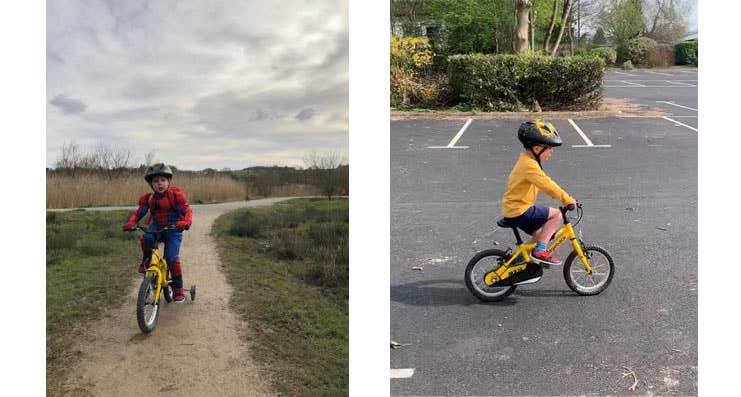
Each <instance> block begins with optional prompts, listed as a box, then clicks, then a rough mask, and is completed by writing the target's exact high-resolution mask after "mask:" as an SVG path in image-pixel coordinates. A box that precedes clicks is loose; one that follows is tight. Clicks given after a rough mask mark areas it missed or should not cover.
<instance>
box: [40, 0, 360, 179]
mask: <svg viewBox="0 0 741 397" xmlns="http://www.w3.org/2000/svg"><path fill="white" fill-rule="evenodd" d="M46 13H47V14H46V74H47V79H46V93H47V129H46V137H47V139H46V141H47V166H49V167H54V166H55V163H56V160H57V158H58V154H59V153H60V151H61V147H62V145H63V144H65V143H69V142H74V143H76V144H78V145H80V146H81V147H82V148H84V149H90V150H92V149H93V148H94V147H95V146H96V145H98V144H100V143H103V144H105V145H107V146H109V147H116V148H126V149H128V150H130V151H131V154H132V157H133V159H132V160H133V163H135V164H137V165H138V164H139V163H142V162H143V161H144V155H145V153H147V152H150V151H154V152H155V155H156V158H157V159H159V160H162V161H165V162H168V163H171V164H174V165H176V166H177V167H179V168H183V169H191V170H198V169H203V168H207V167H210V168H217V169H220V168H224V167H229V168H232V169H241V168H244V167H248V166H255V165H292V166H303V165H305V164H304V161H303V158H305V157H306V155H307V154H308V153H310V152H312V151H315V152H317V153H324V152H326V151H328V150H332V151H334V152H335V153H339V154H340V155H342V156H344V157H345V158H347V151H348V149H347V148H348V20H347V15H348V10H347V0H315V1H311V0H292V1H268V0H261V1H239V0H232V1H218V0H209V1H183V0H181V1H177V0H169V1H167V0H159V1H143V0H136V1H134V0H126V1H118V0H107V1H106V0H87V1H86V0H70V1H50V2H47V3H46Z"/></svg>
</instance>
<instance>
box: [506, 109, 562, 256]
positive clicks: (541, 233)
mask: <svg viewBox="0 0 741 397" xmlns="http://www.w3.org/2000/svg"><path fill="white" fill-rule="evenodd" d="M517 138H518V139H519V140H520V142H522V144H523V146H525V150H524V151H523V152H522V153H520V158H519V159H518V160H517V162H516V163H515V166H514V167H513V168H512V172H510V174H509V178H508V180H507V190H506V191H505V193H504V197H503V198H502V213H503V215H504V217H505V218H507V220H508V221H509V222H510V223H511V224H513V225H516V226H517V227H518V228H520V229H522V230H524V231H525V232H526V233H527V234H530V235H532V236H533V240H531V241H535V242H536V246H535V249H533V252H532V254H531V256H532V257H533V260H534V261H536V262H540V263H543V264H548V265H560V264H561V261H559V260H558V258H556V257H555V256H552V255H551V254H550V252H548V251H547V250H546V248H548V241H550V239H551V237H552V236H553V234H554V233H555V232H556V230H558V228H559V227H560V226H561V222H562V215H561V211H559V210H558V209H556V208H550V207H547V206H544V205H535V201H536V200H537V198H538V192H539V191H543V192H545V193H546V194H548V195H549V196H551V197H553V198H555V199H556V200H559V201H560V202H561V203H562V204H563V205H566V204H575V203H576V200H575V199H574V198H573V197H571V196H570V195H569V194H568V193H566V191H564V190H563V189H561V187H560V186H558V184H557V183H556V182H554V181H553V180H552V179H551V178H550V177H549V176H548V175H546V173H545V172H544V171H543V166H542V165H541V164H540V162H541V161H546V160H548V159H549V158H550V157H551V154H552V153H553V148H554V147H557V146H561V144H562V143H563V141H562V140H561V137H560V136H559V135H558V132H557V131H556V127H554V126H553V124H551V123H544V122H542V121H541V120H535V121H528V122H525V123H522V125H520V128H519V130H518V131H517Z"/></svg>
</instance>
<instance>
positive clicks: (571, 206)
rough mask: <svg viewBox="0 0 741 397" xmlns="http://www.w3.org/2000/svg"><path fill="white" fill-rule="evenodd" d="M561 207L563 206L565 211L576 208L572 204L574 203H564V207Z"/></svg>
mask: <svg viewBox="0 0 741 397" xmlns="http://www.w3.org/2000/svg"><path fill="white" fill-rule="evenodd" d="M563 208H564V210H566V211H573V210H574V208H576V207H575V206H574V204H567V205H566V206H565V207H563Z"/></svg>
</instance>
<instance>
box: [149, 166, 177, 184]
mask: <svg viewBox="0 0 741 397" xmlns="http://www.w3.org/2000/svg"><path fill="white" fill-rule="evenodd" d="M157 175H162V176H164V177H165V178H167V179H172V169H171V168H170V167H169V166H167V165H165V163H155V164H151V165H150V166H149V167H147V170H146V172H144V179H145V180H146V181H147V182H149V183H152V178H154V177H155V176H157Z"/></svg>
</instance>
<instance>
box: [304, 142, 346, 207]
mask: <svg viewBox="0 0 741 397" xmlns="http://www.w3.org/2000/svg"><path fill="white" fill-rule="evenodd" d="M304 164H306V168H307V169H309V170H312V171H313V173H314V175H315V178H316V182H317V184H318V187H319V189H320V190H321V191H322V194H323V195H325V196H327V199H329V200H331V199H332V196H333V195H335V194H337V191H338V188H340V187H341V175H342V174H341V166H342V165H343V164H345V159H344V157H342V156H341V155H340V154H339V153H338V152H337V151H335V150H327V151H325V152H323V153H319V152H317V151H315V150H314V151H311V152H309V153H308V154H307V155H306V156H304Z"/></svg>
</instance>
